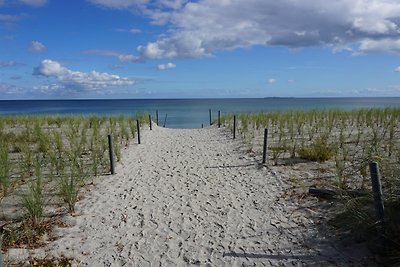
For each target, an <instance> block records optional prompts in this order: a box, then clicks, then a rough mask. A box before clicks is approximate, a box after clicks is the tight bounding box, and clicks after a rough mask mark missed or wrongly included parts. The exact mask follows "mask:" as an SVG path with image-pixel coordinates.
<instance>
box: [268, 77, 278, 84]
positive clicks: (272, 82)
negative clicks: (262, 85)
mask: <svg viewBox="0 0 400 267" xmlns="http://www.w3.org/2000/svg"><path fill="white" fill-rule="evenodd" d="M267 82H268V83H269V84H274V83H276V79H273V78H271V79H268V81H267Z"/></svg>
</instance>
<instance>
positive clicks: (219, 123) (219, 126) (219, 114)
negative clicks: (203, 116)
mask: <svg viewBox="0 0 400 267" xmlns="http://www.w3.org/2000/svg"><path fill="white" fill-rule="evenodd" d="M218 128H221V110H218Z"/></svg>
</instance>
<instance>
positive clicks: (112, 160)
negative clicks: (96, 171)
mask: <svg viewBox="0 0 400 267" xmlns="http://www.w3.org/2000/svg"><path fill="white" fill-rule="evenodd" d="M108 154H109V155H110V170H111V174H115V167H114V165H115V164H114V163H115V160H114V149H113V143H112V136H111V134H109V135H108Z"/></svg>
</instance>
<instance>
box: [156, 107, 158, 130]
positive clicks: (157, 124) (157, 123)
mask: <svg viewBox="0 0 400 267" xmlns="http://www.w3.org/2000/svg"><path fill="white" fill-rule="evenodd" d="M156 122H157V126H158V109H157V110H156Z"/></svg>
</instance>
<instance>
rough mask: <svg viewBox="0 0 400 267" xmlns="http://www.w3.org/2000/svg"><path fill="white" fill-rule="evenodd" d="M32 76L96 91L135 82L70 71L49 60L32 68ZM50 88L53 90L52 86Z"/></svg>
mask: <svg viewBox="0 0 400 267" xmlns="http://www.w3.org/2000/svg"><path fill="white" fill-rule="evenodd" d="M33 74H34V75H41V76H46V77H55V78H57V80H58V81H60V82H61V83H62V85H63V86H66V87H74V88H79V89H84V90H98V89H105V88H108V87H115V86H127V85H133V84H135V83H136V81H135V80H132V79H129V78H124V77H120V76H118V75H115V74H108V73H105V72H103V73H100V72H97V71H91V72H80V71H72V70H69V69H67V68H66V67H64V66H62V65H61V64H60V63H59V62H57V61H53V60H50V59H45V60H43V61H42V62H41V63H40V64H39V66H38V67H36V68H34V71H33ZM52 87H53V88H54V86H52Z"/></svg>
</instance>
